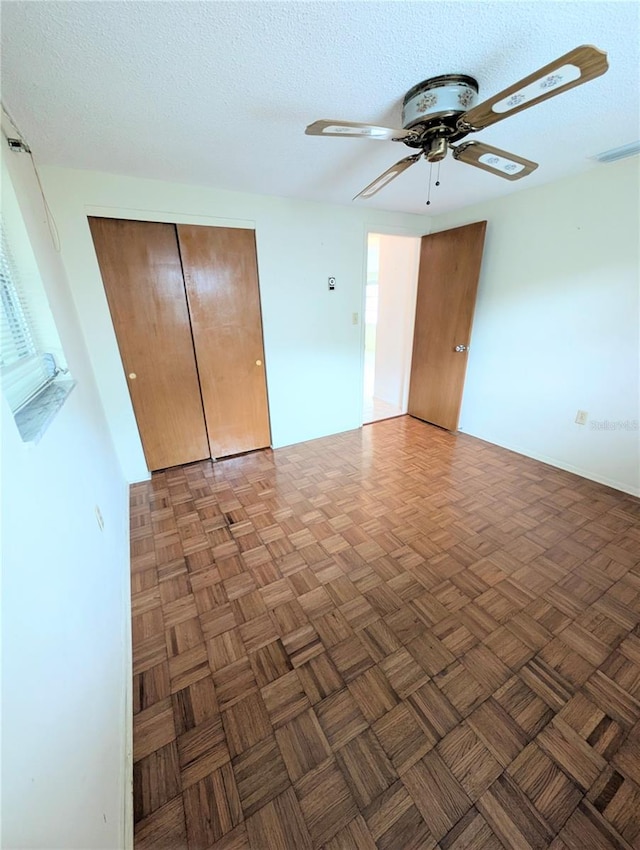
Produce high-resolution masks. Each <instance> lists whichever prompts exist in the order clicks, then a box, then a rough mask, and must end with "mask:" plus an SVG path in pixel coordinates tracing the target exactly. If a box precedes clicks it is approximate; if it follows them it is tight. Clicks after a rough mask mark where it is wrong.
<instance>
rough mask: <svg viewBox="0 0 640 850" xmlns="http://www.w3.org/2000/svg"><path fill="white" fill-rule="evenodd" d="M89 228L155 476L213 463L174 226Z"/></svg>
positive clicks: (101, 221)
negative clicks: (204, 461)
mask: <svg viewBox="0 0 640 850" xmlns="http://www.w3.org/2000/svg"><path fill="white" fill-rule="evenodd" d="M89 226H90V228H91V235H92V237H93V243H94V245H95V249H96V254H97V255H98V263H99V265H100V271H101V273H102V280H103V282H104V288H105V291H106V295H107V301H108V302H109V309H110V311H111V318H112V319H113V324H114V328H115V332H116V337H117V339H118V347H119V349H120V356H121V357H122V363H123V366H124V369H125V372H126V375H127V383H128V385H129V392H130V394H131V401H132V403H133V409H134V411H135V415H136V421H137V423H138V428H139V430H140V437H141V439H142V445H143V448H144V454H145V458H146V460H147V464H148V466H149V469H151V470H154V469H164V468H165V467H168V466H177V465H178V464H182V463H191V462H192V461H196V460H202V459H203V458H208V457H210V452H209V445H208V443H207V432H206V427H205V420H204V413H203V410H202V399H201V397H200V388H199V385H198V371H197V368H196V361H195V356H194V352H193V341H192V338H191V328H190V324H189V311H188V309H187V299H186V295H185V291H184V280H183V277H182V267H181V264H180V252H179V250H178V240H177V238H176V228H175V225H173V224H162V223H158V222H147V221H120V220H118V219H112V218H93V217H90V218H89Z"/></svg>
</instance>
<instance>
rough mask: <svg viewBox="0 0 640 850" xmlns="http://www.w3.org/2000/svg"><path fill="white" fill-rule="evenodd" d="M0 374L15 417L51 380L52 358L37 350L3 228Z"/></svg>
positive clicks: (0, 285) (53, 366) (52, 375)
mask: <svg viewBox="0 0 640 850" xmlns="http://www.w3.org/2000/svg"><path fill="white" fill-rule="evenodd" d="M0 240H1V248H0V302H1V303H0V310H1V313H0V317H1V334H0V342H1V345H0V371H1V374H2V387H3V393H4V395H5V398H6V399H7V401H8V402H9V406H10V407H11V410H12V411H13V412H14V413H15V412H16V411H18V410H20V409H21V408H22V407H24V405H25V404H27V402H28V401H29V400H30V399H31V398H33V397H34V396H35V395H36V394H37V393H38V392H40V390H42V389H43V387H45V386H46V385H47V384H48V383H49V381H51V380H52V379H53V377H54V376H55V372H56V369H55V362H54V359H53V357H51V356H48V355H46V354H43V353H41V352H40V351H39V350H38V346H37V345H36V342H35V339H34V336H35V334H34V332H33V331H32V322H30V316H29V310H28V307H27V304H26V301H25V299H24V295H23V293H22V292H21V287H20V280H19V276H18V272H17V269H16V266H15V263H14V262H13V258H12V256H11V252H10V250H9V246H8V245H7V239H6V235H5V231H4V227H2V228H1V230H0Z"/></svg>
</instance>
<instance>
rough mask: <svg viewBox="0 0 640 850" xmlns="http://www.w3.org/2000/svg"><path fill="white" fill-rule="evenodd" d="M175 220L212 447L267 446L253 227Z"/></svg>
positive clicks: (222, 452) (226, 450)
mask: <svg viewBox="0 0 640 850" xmlns="http://www.w3.org/2000/svg"><path fill="white" fill-rule="evenodd" d="M177 228H178V241H179V243H180V252H181V255H182V267H183V271H184V280H185V286H186V290H187V298H188V301H189V311H190V313H191V326H192V330H193V340H194V344H195V350H196V359H197V361H198V370H199V374H200V386H201V390H202V399H203V402H204V411H205V419H206V423H207V431H208V434H209V444H210V446H211V452H212V455H213V457H225V456H227V455H232V454H239V453H240V452H246V451H251V450H253V449H260V448H264V447H266V446H269V445H270V443H271V432H270V428H269V406H268V400H267V384H266V377H265V365H264V347H263V340H262V315H261V309H260V292H259V288H258V264H257V259H256V244H255V233H254V231H253V230H245V229H239V228H230V227H205V226H201V225H186V224H179V225H178V226H177Z"/></svg>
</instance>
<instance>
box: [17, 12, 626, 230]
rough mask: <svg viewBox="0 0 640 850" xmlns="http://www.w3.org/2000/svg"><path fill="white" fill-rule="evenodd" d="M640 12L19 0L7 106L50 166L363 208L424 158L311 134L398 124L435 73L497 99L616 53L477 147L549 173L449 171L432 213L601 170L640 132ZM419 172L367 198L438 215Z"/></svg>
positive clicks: (483, 136) (446, 166)
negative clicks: (601, 161) (331, 121)
mask: <svg viewBox="0 0 640 850" xmlns="http://www.w3.org/2000/svg"><path fill="white" fill-rule="evenodd" d="M639 9H640V7H639V6H638V4H637V3H635V2H633V3H627V2H596V3H592V2H581V0H577V1H575V2H568V3H564V2H551V3H546V2H530V3H529V2H439V0H423V2H402V1H401V0H396V2H386V3H377V2H366V0H365V2H323V1H322V0H316V2H293V0H292V2H279V3H272V2H266V1H264V2H216V0H211V1H210V2H128V0H119V2H103V1H102V2H57V0H46V2H39V0H32V1H31V2H16V0H10V2H4V3H3V4H2V42H3V60H2V63H3V67H2V71H3V76H2V84H3V89H2V97H3V101H4V102H5V103H6V105H7V107H8V108H9V110H10V111H11V113H12V114H13V116H14V118H15V120H16V121H17V123H18V124H19V126H20V127H21V129H22V131H23V133H24V134H25V135H26V136H27V138H28V140H29V141H30V144H31V146H32V148H33V149H34V152H35V153H36V155H37V157H38V158H39V160H40V162H41V163H46V164H57V165H65V166H73V167H78V168H89V169H98V170H101V171H109V172H115V173H122V174H128V175H135V176H141V177H152V178H159V179H163V180H172V181H178V182H186V183H194V184H199V185H207V186H214V187H218V188H224V189H233V190H239V191H247V192H257V193H261V194H269V195H282V196H288V197H296V198H307V199H312V200H318V201H327V202H332V203H344V204H348V203H350V199H351V198H352V197H353V196H354V195H355V194H356V193H357V192H359V191H360V190H361V189H362V188H364V186H365V185H367V184H368V183H369V182H371V180H373V178H374V177H376V176H377V175H378V174H379V173H380V172H382V171H384V170H385V169H386V168H388V167H389V166H390V165H391V164H392V163H394V162H395V161H396V160H398V159H400V158H401V157H404V156H406V155H407V154H409V153H410V151H409V150H408V149H407V148H406V147H405V146H404V145H401V144H399V143H393V142H380V141H372V140H366V139H341V138H313V137H308V136H305V135H304V128H305V125H306V124H308V123H310V122H311V121H313V120H314V119H318V118H340V119H349V120H353V121H366V122H372V123H377V124H385V125H388V126H399V125H400V110H401V105H402V97H403V95H404V93H405V92H406V91H407V89H409V88H410V87H411V86H412V85H414V84H415V83H416V82H419V81H420V80H422V79H424V78H426V77H430V76H435V75H438V74H443V73H455V72H457V73H465V74H470V75H472V76H474V77H476V79H477V80H478V81H479V84H480V98H479V100H483V99H484V98H485V97H489V96H490V95H492V94H494V93H495V92H497V91H500V90H501V89H503V88H505V87H506V86H508V85H510V84H511V83H513V82H516V81H517V80H519V79H521V78H522V77H524V76H526V75H528V74H529V73H530V72H532V71H534V70H536V69H537V68H539V67H540V66H542V65H544V64H546V63H547V62H549V61H551V60H553V59H555V58H556V57H558V56H560V55H561V54H563V53H565V52H567V51H568V50H570V49H571V48H573V47H575V46H577V45H580V44H585V43H586V44H595V45H596V46H598V47H600V48H602V49H604V50H606V51H607V52H608V54H609V63H610V70H609V71H608V72H607V73H606V74H605V75H604V76H603V77H600V78H598V79H596V80H595V81H592V82H590V83H587V84H586V85H584V86H581V87H578V88H576V89H573V90H572V91H569V92H566V93H565V94H562V95H559V96H558V97H557V98H554V99H552V100H550V101H547V102H545V103H542V104H540V105H538V106H535V107H533V108H531V109H529V110H527V111H525V112H523V113H521V114H518V115H514V116H512V117H510V118H508V119H507V120H505V121H502V122H500V123H498V124H496V125H494V126H493V127H490V128H488V129H487V130H484V131H483V132H482V133H478V134H477V135H474V136H472V137H471V138H475V139H478V140H483V141H486V142H488V143H490V144H494V145H497V146H499V147H503V148H505V149H507V150H510V151H513V152H514V153H518V154H520V155H522V156H524V157H527V158H529V159H533V160H536V161H538V162H539V163H540V168H539V169H538V170H537V171H536V172H535V173H534V174H533V175H531V176H530V177H528V178H525V179H524V180H522V181H521V182H518V183H509V182H508V181H506V180H502V179H500V178H499V177H495V176H493V175H490V174H487V173H485V172H483V171H479V170H478V169H474V168H470V167H469V166H466V165H463V164H462V163H457V162H454V161H453V160H452V159H451V158H450V157H449V158H447V160H446V161H445V163H443V165H442V172H441V176H440V180H441V184H442V185H441V187H440V188H439V189H437V190H435V192H434V193H433V194H432V205H431V206H430V207H429V210H428V211H429V214H438V213H441V212H445V211H448V210H451V209H455V208H459V207H463V206H467V205H469V204H472V203H475V202H477V201H481V200H485V199H489V198H494V197H498V196H500V195H504V194H508V193H510V192H514V191H518V190H520V189H522V188H525V187H530V186H534V185H539V184H542V183H547V182H549V181H552V180H555V179H557V178H559V177H561V176H564V175H568V174H574V173H576V172H579V171H581V170H584V169H587V168H593V167H598V168H605V167H606V166H600V165H597V166H596V165H594V164H593V162H591V161H590V160H589V159H588V157H590V156H592V155H594V154H596V153H598V152H600V151H603V150H607V149H609V148H612V147H617V146H618V145H622V144H625V143H627V142H630V141H633V140H635V139H637V138H638V136H639V135H640V130H639V124H640V110H639V85H638V67H639V66H640V55H639V47H638V44H639V40H638V16H639ZM428 172H429V166H428V165H427V164H426V163H425V162H420V163H419V164H418V165H416V166H414V167H413V168H412V169H410V170H409V171H407V172H406V173H405V174H403V175H401V176H400V177H399V178H398V179H397V180H396V181H395V182H394V183H393V184H392V185H390V186H389V187H388V188H386V189H384V190H382V191H381V192H380V193H379V194H378V195H376V197H375V198H373V199H371V200H370V201H366V202H365V201H358V202H356V203H358V204H362V205H368V206H370V207H378V208H381V209H389V210H403V211H407V212H420V213H426V212H427V208H426V207H425V204H424V202H425V199H426V185H427V179H428Z"/></svg>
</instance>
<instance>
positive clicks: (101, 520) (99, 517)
mask: <svg viewBox="0 0 640 850" xmlns="http://www.w3.org/2000/svg"><path fill="white" fill-rule="evenodd" d="M96 519H97V520H98V528H99V529H100V531H104V518H103V516H102V511H101V510H100V508H99V507H98V506H97V505H96Z"/></svg>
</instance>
